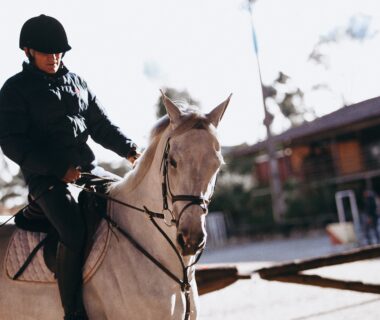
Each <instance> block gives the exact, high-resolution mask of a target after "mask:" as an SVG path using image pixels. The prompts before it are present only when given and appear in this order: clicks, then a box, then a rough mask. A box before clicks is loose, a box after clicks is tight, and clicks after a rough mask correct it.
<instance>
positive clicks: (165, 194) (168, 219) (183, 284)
mask: <svg viewBox="0 0 380 320" xmlns="http://www.w3.org/2000/svg"><path fill="white" fill-rule="evenodd" d="M169 151H170V137H169V138H168V139H167V141H166V144H165V148H164V153H163V156H162V161H161V166H160V170H162V184H161V186H162V201H163V208H162V212H161V213H159V212H154V211H151V210H149V209H148V208H147V207H146V206H143V208H140V207H136V206H134V205H131V204H128V203H126V202H123V201H120V200H118V199H116V198H113V197H111V196H109V195H106V194H103V193H98V192H96V191H94V190H93V189H90V188H88V187H85V186H79V185H77V184H73V185H74V186H76V187H78V188H80V189H83V190H85V191H86V192H89V193H92V194H95V195H96V196H98V197H101V198H103V199H106V200H108V201H112V202H116V203H118V204H121V205H123V206H126V207H129V208H132V209H134V210H136V211H139V212H142V213H145V214H147V215H148V216H149V219H150V221H151V222H152V223H153V225H154V226H155V227H156V229H157V230H158V231H159V232H160V233H161V234H162V236H163V237H164V238H165V239H166V241H167V242H168V244H169V245H170V246H171V248H172V249H173V251H174V253H175V254H176V256H177V258H178V260H179V262H180V264H181V267H182V274H183V276H182V279H180V278H179V277H177V276H176V275H175V274H174V273H173V272H171V271H170V270H169V269H168V268H167V267H166V266H164V265H163V264H162V263H161V262H160V261H158V260H157V259H156V258H154V257H153V256H152V255H151V254H150V253H149V252H148V251H147V250H146V249H145V248H144V247H143V246H142V245H140V244H139V243H138V241H136V240H135V239H134V238H133V237H132V236H131V235H130V234H129V233H128V231H126V230H125V229H124V228H122V227H121V226H119V225H118V223H117V222H116V221H115V220H114V219H112V217H110V216H109V215H108V214H105V215H104V216H103V218H104V219H105V220H106V221H107V222H108V223H109V225H110V226H111V227H112V228H115V229H116V230H117V231H119V232H120V233H121V234H122V235H123V236H124V237H125V238H127V239H128V240H129V241H130V243H131V244H132V245H133V246H134V247H135V248H136V249H138V250H139V251H140V252H141V253H142V254H144V255H145V256H146V257H147V258H148V259H149V260H150V261H151V262H152V263H154V264H155V265H156V266H157V267H158V268H159V269H160V270H161V271H163V272H164V273H165V274H166V275H167V276H168V277H170V278H171V279H172V280H174V281H175V282H177V283H178V284H179V285H180V288H181V291H182V292H183V293H184V294H185V301H186V309H185V318H184V319H185V320H188V319H189V317H190V290H191V284H190V282H189V270H190V269H191V268H192V267H193V266H194V265H195V264H196V263H197V262H198V261H199V259H200V257H201V255H202V253H203V249H204V247H202V248H201V249H200V250H199V251H198V253H197V255H196V257H195V260H194V262H193V263H191V264H190V265H187V266H186V265H185V263H184V261H183V259H182V256H181V254H180V252H179V251H178V249H177V247H176V245H175V244H174V243H173V241H172V240H171V239H170V237H169V236H168V235H167V233H166V232H165V231H164V230H163V229H162V228H161V227H160V226H159V224H158V223H157V221H156V220H155V218H158V219H163V220H164V222H165V224H166V225H167V226H168V227H171V226H172V225H173V223H175V225H176V227H177V228H178V226H179V222H180V219H181V217H182V215H183V214H184V212H185V211H186V209H188V208H189V207H191V206H193V205H197V206H199V207H200V208H201V209H202V212H203V214H206V213H207V210H208V204H209V203H210V199H206V198H205V197H202V196H195V195H187V194H179V195H175V194H173V193H172V191H171V188H170V182H169V181H170V179H169V170H168V169H169ZM85 175H88V176H93V177H96V178H101V177H97V176H95V175H93V174H91V173H85ZM211 194H212V192H211ZM169 199H170V200H171V202H172V204H174V203H175V202H177V201H185V202H188V203H187V204H186V205H185V206H184V207H183V208H182V210H181V211H180V213H179V214H178V217H177V219H176V218H175V217H174V215H173V212H172V211H171V210H170V209H169V204H168V202H169V201H168V200H169Z"/></svg>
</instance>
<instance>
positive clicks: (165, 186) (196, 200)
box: [160, 137, 210, 228]
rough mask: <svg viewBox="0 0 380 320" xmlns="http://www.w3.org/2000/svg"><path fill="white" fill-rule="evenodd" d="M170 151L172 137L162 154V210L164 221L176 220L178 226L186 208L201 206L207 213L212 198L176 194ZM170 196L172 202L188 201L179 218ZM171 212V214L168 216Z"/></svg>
mask: <svg viewBox="0 0 380 320" xmlns="http://www.w3.org/2000/svg"><path fill="white" fill-rule="evenodd" d="M169 152H170V137H169V138H168V139H167V140H166V144H165V149H164V154H163V156H162V161H161V167H160V168H161V169H162V201H163V204H162V208H163V209H162V212H163V213H164V221H165V223H166V224H167V225H168V226H171V225H172V221H175V222H176V226H177V228H178V225H179V221H180V220H181V217H182V215H183V213H184V212H185V210H186V209H187V208H189V207H191V206H194V205H195V206H199V207H200V208H201V209H202V212H203V213H204V214H206V213H207V210H208V205H209V203H210V199H206V198H205V197H202V196H195V195H188V194H178V195H175V194H173V192H172V191H171V188H170V180H169ZM169 196H170V199H171V202H172V204H174V203H175V202H177V201H185V202H188V203H187V204H186V205H185V206H184V207H183V208H182V210H181V211H180V212H179V214H178V218H177V219H175V218H174V215H173V212H172V211H171V210H170V209H169V205H168V198H169ZM166 213H169V214H170V216H168V214H166Z"/></svg>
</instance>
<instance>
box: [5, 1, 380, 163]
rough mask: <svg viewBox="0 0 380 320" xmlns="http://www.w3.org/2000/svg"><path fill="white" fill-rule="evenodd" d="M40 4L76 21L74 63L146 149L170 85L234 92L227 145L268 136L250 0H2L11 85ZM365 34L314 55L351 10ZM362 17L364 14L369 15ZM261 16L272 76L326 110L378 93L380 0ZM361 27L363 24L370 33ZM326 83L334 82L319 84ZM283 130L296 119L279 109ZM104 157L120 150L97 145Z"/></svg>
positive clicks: (274, 8)
mask: <svg viewBox="0 0 380 320" xmlns="http://www.w3.org/2000/svg"><path fill="white" fill-rule="evenodd" d="M41 13H44V14H47V15H51V16H54V17H55V18H57V19H58V20H60V21H61V22H62V24H63V25H64V26H65V28H66V31H67V34H68V38H69V43H70V45H71V46H72V48H73V49H72V50H71V51H70V52H68V53H67V55H66V56H65V57H64V62H65V64H66V66H67V67H68V68H69V69H70V70H71V71H73V72H75V73H77V74H79V75H80V76H82V77H83V78H84V79H85V80H86V81H87V83H88V84H89V86H90V87H91V88H92V90H93V91H94V92H95V93H96V95H97V96H98V97H99V99H100V100H101V101H102V104H103V105H104V107H105V109H106V110H107V113H108V115H109V117H110V118H111V119H112V120H113V121H114V122H115V123H116V124H117V125H119V126H120V127H121V128H122V130H123V131H124V132H125V133H126V134H127V135H128V136H130V137H131V138H132V139H134V140H135V141H136V142H137V143H138V144H139V145H140V146H141V147H145V146H146V144H147V138H148V136H149V131H150V129H151V128H152V126H153V125H154V123H155V121H156V118H155V112H156V109H155V104H156V102H157V99H158V98H159V89H160V88H165V87H174V88H176V89H179V90H185V89H186V90H187V91H188V92H189V93H190V95H191V96H192V97H193V98H194V99H196V100H197V101H199V102H200V106H201V108H202V110H203V111H204V112H208V111H210V110H211V109H212V108H214V107H215V106H217V105H218V104H219V103H220V102H222V101H223V100H224V99H226V98H227V97H228V95H229V94H230V93H233V97H232V100H231V103H230V105H229V107H228V110H227V111H226V113H225V115H224V118H223V121H222V122H221V124H220V126H219V136H220V140H221V143H222V145H226V146H231V145H237V144H241V143H248V144H252V143H255V142H257V141H259V140H262V139H264V138H265V128H264V126H263V124H262V122H263V115H264V112H263V104H262V97H261V88H260V82H259V75H258V68H257V62H256V57H255V51H254V49H253V44H252V29H251V24H250V21H251V20H250V15H249V13H248V10H247V2H246V1H244V0H191V1H190V0H160V1H158V0H146V1H130V0H118V1H116V0H109V1H95V0H92V1H89V0H81V1H77V0H65V1H59V2H58V1H52V0H48V1H46V0H33V1H21V0H13V1H6V2H5V1H4V0H2V1H1V2H0V39H1V59H0V85H2V84H3V83H4V81H6V79H7V78H9V77H10V76H12V75H13V74H15V73H17V72H18V71H20V69H21V64H22V61H23V60H24V55H23V52H22V51H21V50H20V49H18V38H19V32H20V29H21V26H22V24H23V23H24V22H25V21H26V20H27V19H29V18H30V17H33V16H36V15H39V14H41ZM354 16H358V17H359V18H360V19H362V20H364V21H365V23H364V25H365V28H364V29H363V28H362V29H363V30H364V33H365V36H364V37H361V38H360V39H357V40H352V39H351V40H350V39H347V38H344V37H343V38H342V39H340V40H339V42H338V43H326V44H323V45H320V50H321V51H322V52H323V53H324V54H325V55H326V57H327V60H326V66H327V67H325V66H322V65H316V64H315V63H313V62H312V61H310V60H308V57H309V55H310V53H311V52H312V50H313V48H314V47H315V45H316V44H317V43H318V42H319V41H320V39H321V37H322V36H323V37H325V38H326V37H327V38H329V37H330V38H331V37H334V35H336V34H339V32H340V31H341V30H344V29H345V28H346V27H347V25H348V24H349V22H350V21H352V20H350V19H352V17H354ZM360 19H359V20H360ZM253 21H254V24H255V29H256V35H257V39H258V48H259V52H258V54H259V62H260V67H261V72H262V78H263V81H264V82H265V83H271V82H272V81H273V79H274V78H275V77H276V75H277V74H278V72H279V71H283V72H285V73H286V74H287V75H289V76H290V77H291V79H292V83H293V84H294V85H295V86H299V87H300V88H302V89H303V90H304V92H305V104H306V105H307V107H308V108H312V109H313V110H314V112H315V115H316V116H321V115H323V114H326V113H330V112H332V111H334V110H336V109H337V108H339V107H341V106H342V103H343V101H344V102H345V103H347V104H350V103H355V102H359V101H362V100H365V99H369V98H372V97H375V96H378V95H379V91H380V90H379V89H380V88H379V86H378V79H379V75H380V63H379V61H378V60H379V57H380V43H379V41H380V35H379V34H378V31H379V30H380V1H377V0H361V1H357V0H356V1H353V0H344V1H343V0H318V1H316V0H307V1H305V0H258V1H256V2H255V4H254V7H253ZM361 26H362V25H361V24H360V23H359V31H363V30H362V29H360V27H361ZM320 83H324V84H325V83H327V84H328V85H329V87H330V90H319V91H315V90H311V88H312V87H313V86H314V85H316V84H320ZM269 108H270V111H271V112H272V113H274V115H275V120H274V123H273V130H274V132H275V133H279V132H281V131H282V130H286V129H287V128H289V122H288V121H287V120H286V119H285V118H283V117H282V116H281V114H280V113H279V111H278V108H277V107H276V106H274V105H270V106H269ZM94 149H95V152H96V154H97V157H98V158H99V159H100V160H107V161H112V160H114V159H117V158H118V156H116V155H115V154H113V153H111V152H106V151H105V150H104V149H102V148H100V147H97V146H96V147H95V146H94Z"/></svg>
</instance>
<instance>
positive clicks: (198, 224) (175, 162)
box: [163, 95, 230, 256]
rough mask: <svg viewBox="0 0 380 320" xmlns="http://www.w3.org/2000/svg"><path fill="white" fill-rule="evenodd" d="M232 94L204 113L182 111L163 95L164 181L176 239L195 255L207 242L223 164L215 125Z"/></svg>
mask: <svg viewBox="0 0 380 320" xmlns="http://www.w3.org/2000/svg"><path fill="white" fill-rule="evenodd" d="M229 100H230V97H229V98H228V99H227V100H226V101H224V102H223V103H221V104H220V105H219V106H217V107H216V108H215V109H213V110H212V111H211V112H210V113H208V114H206V115H204V114H200V113H197V112H194V111H183V110H181V109H180V108H178V107H177V106H176V105H175V104H174V103H173V102H172V101H171V100H170V99H169V98H167V97H166V96H165V95H163V102H164V105H165V107H166V111H167V113H168V116H169V119H170V126H169V128H168V130H169V133H168V137H167V140H166V147H165V152H164V156H163V181H164V184H166V187H164V189H166V190H167V192H166V195H165V196H164V202H165V198H166V199H167V202H168V205H169V207H170V210H172V215H173V217H174V218H175V220H176V221H177V242H178V246H179V247H180V249H181V251H182V254H183V255H184V256H186V255H193V254H195V253H196V252H197V251H198V250H199V249H201V248H203V247H204V245H205V243H206V236H207V234H206V230H205V215H206V213H207V206H208V202H209V200H210V198H211V195H212V193H213V190H214V185H215V180H216V175H217V173H218V171H219V168H220V166H221V164H222V163H223V157H222V154H221V150H220V149H221V148H220V144H219V141H218V138H217V136H216V128H217V126H218V124H219V122H220V120H221V118H222V116H223V114H224V111H225V109H226V107H227V105H228V103H229Z"/></svg>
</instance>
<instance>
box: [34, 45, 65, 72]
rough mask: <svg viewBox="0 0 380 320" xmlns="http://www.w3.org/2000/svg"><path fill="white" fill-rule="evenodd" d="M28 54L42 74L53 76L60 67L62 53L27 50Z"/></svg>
mask: <svg viewBox="0 0 380 320" xmlns="http://www.w3.org/2000/svg"><path fill="white" fill-rule="evenodd" d="M29 53H30V55H31V56H32V57H33V59H34V64H35V65H36V67H37V68H38V69H40V70H41V71H43V72H46V73H50V74H54V73H56V72H57V71H58V69H59V66H60V65H61V59H62V53H43V52H40V51H37V50H34V49H29Z"/></svg>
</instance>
